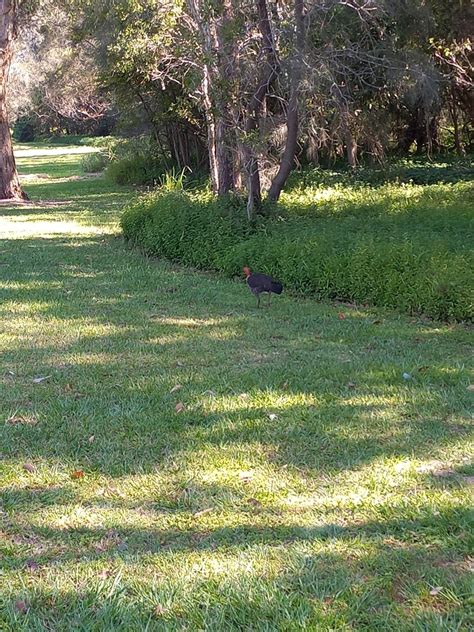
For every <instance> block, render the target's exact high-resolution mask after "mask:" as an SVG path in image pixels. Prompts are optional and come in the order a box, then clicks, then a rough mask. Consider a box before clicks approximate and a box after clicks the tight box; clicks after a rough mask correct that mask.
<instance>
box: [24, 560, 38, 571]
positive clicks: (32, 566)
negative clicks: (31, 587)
mask: <svg viewBox="0 0 474 632" xmlns="http://www.w3.org/2000/svg"><path fill="white" fill-rule="evenodd" d="M26 568H27V569H28V570H29V571H30V572H31V573H34V572H35V571H37V570H38V569H39V565H38V563H37V562H35V561H34V560H27V561H26Z"/></svg>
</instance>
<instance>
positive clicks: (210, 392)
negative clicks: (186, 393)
mask: <svg viewBox="0 0 474 632" xmlns="http://www.w3.org/2000/svg"><path fill="white" fill-rule="evenodd" d="M203 395H208V396H209V397H215V396H216V392H215V391H204V393H203Z"/></svg>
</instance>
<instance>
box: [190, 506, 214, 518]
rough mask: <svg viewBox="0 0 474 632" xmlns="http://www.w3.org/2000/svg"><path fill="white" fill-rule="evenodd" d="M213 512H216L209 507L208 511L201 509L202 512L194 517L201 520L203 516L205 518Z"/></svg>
mask: <svg viewBox="0 0 474 632" xmlns="http://www.w3.org/2000/svg"><path fill="white" fill-rule="evenodd" d="M212 511H214V510H213V509H212V507H208V508H207V509H201V511H196V513H195V514H193V515H194V517H195V518H200V517H201V516H205V515H206V514H208V513H211V512H212Z"/></svg>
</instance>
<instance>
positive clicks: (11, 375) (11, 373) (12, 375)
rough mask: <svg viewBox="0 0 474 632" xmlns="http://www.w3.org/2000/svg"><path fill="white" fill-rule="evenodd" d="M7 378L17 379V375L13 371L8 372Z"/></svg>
mask: <svg viewBox="0 0 474 632" xmlns="http://www.w3.org/2000/svg"><path fill="white" fill-rule="evenodd" d="M5 377H15V374H14V373H13V371H7V372H6V373H5Z"/></svg>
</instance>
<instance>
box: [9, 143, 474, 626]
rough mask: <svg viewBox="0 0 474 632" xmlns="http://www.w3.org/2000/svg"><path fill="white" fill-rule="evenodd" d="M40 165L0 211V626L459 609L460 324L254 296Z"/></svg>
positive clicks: (382, 616) (332, 622) (292, 621)
mask: <svg viewBox="0 0 474 632" xmlns="http://www.w3.org/2000/svg"><path fill="white" fill-rule="evenodd" d="M61 149H62V148H61ZM59 157H60V158H61V156H59ZM33 158H35V157H34V156H33V157H32V159H31V164H30V165H29V168H31V171H33V170H35V172H36V173H38V172H40V171H41V170H42V167H41V168H39V167H38V166H37V165H35V163H34V160H33ZM70 158H71V159H72V158H73V156H70ZM79 159H80V155H77V156H76V157H75V160H76V161H78V160H79ZM22 160H29V158H28V157H25V158H24V159H22ZM51 160H54V156H52V158H51ZM75 164H76V167H77V165H78V163H75ZM61 168H64V174H63V175H64V177H67V169H66V167H65V166H64V165H63V166H62V167H61ZM56 175H57V174H56ZM49 185H50V183H42V184H41V185H40V188H38V189H36V191H41V192H42V193H41V195H43V194H44V193H45V194H46V195H49V193H50V194H51V197H55V198H57V197H61V196H64V197H68V196H69V197H70V199H71V204H70V205H68V206H67V207H63V208H60V207H57V208H54V207H51V208H50V207H44V208H42V209H41V208H40V209H39V212H38V215H37V216H36V217H35V213H32V212H31V208H25V209H20V208H16V209H5V208H2V209H0V214H1V215H2V217H3V218H6V221H7V223H8V226H9V230H10V231H11V232H10V233H9V235H8V239H5V240H4V242H3V243H2V248H1V257H0V263H1V264H2V266H1V267H0V275H1V276H0V298H1V304H0V314H1V318H2V327H1V329H0V358H1V364H2V369H1V371H0V445H1V450H0V452H1V460H0V525H1V535H2V538H1V541H0V557H1V561H0V566H1V573H2V579H3V580H4V581H3V583H2V586H1V587H0V628H1V627H2V625H3V624H4V622H6V628H5V629H6V630H10V629H11V630H13V629H15V630H17V629H18V630H22V629H24V630H25V631H26V630H28V632H29V630H36V629H38V630H40V629H43V628H45V627H48V629H63V628H64V629H79V628H80V629H88V630H89V629H104V630H109V629H110V630H113V629H119V630H124V632H125V631H128V630H142V629H157V630H166V631H168V630H179V629H184V628H187V629H188V628H189V629H193V630H194V629H196V630H197V629H210V630H224V629H225V630H227V629H249V630H250V629H257V628H256V627H255V621H258V622H259V624H258V625H260V622H261V624H262V626H261V627H260V628H258V629H262V630H263V629H266V630H270V629H271V630H273V629H275V630H276V629H288V630H289V629H311V630H312V629H315V630H316V629H318V630H319V629H320V630H330V629H334V630H346V629H347V630H349V629H368V630H369V629H370V630H382V629H383V630H384V629H400V630H404V629H406V630H408V629H410V630H411V629H420V630H421V629H423V630H438V629H461V627H460V626H462V625H463V622H464V621H465V614H464V613H465V612H466V611H467V605H466V604H467V596H468V594H469V588H468V586H469V577H468V568H467V555H468V552H469V547H468V534H469V529H468V517H467V514H468V510H469V507H470V504H471V498H470V496H471V494H470V488H469V484H468V483H469V470H468V469H467V468H469V466H470V460H469V455H470V452H471V451H470V430H469V427H470V418H469V410H470V405H471V395H472V394H471V393H470V392H469V391H468V390H467V387H468V385H469V383H470V373H469V366H470V344H471V331H470V329H469V328H468V327H466V326H463V325H441V324H439V323H431V322H429V321H427V320H426V319H422V318H420V319H417V318H409V317H403V316H400V315H397V314H391V313H390V312H382V311H376V310H374V309H373V308H364V307H360V306H358V307H353V306H350V305H340V304H337V305H331V304H330V303H321V304H318V303H316V302H313V301H311V300H298V299H296V298H294V297H292V296H290V295H288V294H283V295H282V296H281V297H278V298H279V299H280V300H278V302H277V301H275V304H274V305H273V306H272V308H271V309H265V310H263V309H262V310H259V311H257V310H256V309H255V307H254V301H253V297H251V296H250V295H249V293H248V290H247V288H246V287H245V285H244V284H243V283H242V282H232V281H227V280H223V279H222V278H217V277H213V276H211V275H207V274H200V273H198V272H196V271H189V270H184V269H181V268H179V267H176V266H173V265H170V264H168V263H164V262H156V261H152V260H149V259H145V258H143V257H142V256H141V255H140V254H139V253H136V252H133V251H131V250H130V249H128V248H127V247H126V246H125V245H124V244H123V242H122V241H121V240H119V239H115V238H113V237H111V236H110V235H109V234H108V233H109V232H110V231H114V230H115V228H114V227H115V226H116V220H117V212H118V210H119V208H120V204H121V201H123V200H124V198H125V197H127V196H129V195H131V194H130V193H128V192H126V191H112V189H111V187H110V185H109V183H106V182H104V181H103V180H102V179H100V178H98V179H97V180H94V181H91V182H89V183H86V182H83V181H80V182H79V181H77V182H67V183H66V182H64V183H61V182H56V183H55V182H53V183H51V188H49ZM33 186H36V185H32V190H33ZM70 187H71V188H70ZM89 187H90V188H89ZM48 192H49V193H48ZM15 218H17V219H18V220H19V221H16V219H15ZM20 218H22V219H20ZM33 220H35V221H33ZM49 222H50V223H51V227H50V228H49V229H48V230H52V232H51V233H45V232H44V231H45V223H46V224H47V223H49ZM86 224H89V225H90V229H88V228H86ZM24 225H28V226H31V233H30V234H29V235H24V234H23V233H22V232H21V231H22V226H24ZM65 226H68V229H67V230H66V231H65ZM53 228H55V229H57V230H53ZM89 230H90V232H87V231H89ZM45 235H49V236H46V237H45ZM341 312H343V313H344V318H343V319H341V318H340V317H339V315H340V313H341ZM374 321H375V322H374ZM405 372H406V373H407V374H408V375H409V379H405V378H404V377H403V374H404V373H405ZM38 378H39V381H38ZM33 422H34V423H33ZM445 471H447V472H448V474H443V472H445ZM440 472H441V475H440ZM434 588H435V589H436V594H434V595H433V594H431V593H430V591H433V589H434ZM438 588H440V590H439V591H438ZM18 599H23V600H26V602H27V603H28V607H29V612H28V614H27V615H25V616H23V615H21V617H22V618H20V615H18V613H17V612H16V611H15V606H14V604H15V601H16V600H18ZM158 606H159V607H158ZM2 617H3V618H2ZM239 626H240V627H239ZM404 626H405V627H404ZM2 629H3V628H2Z"/></svg>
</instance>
